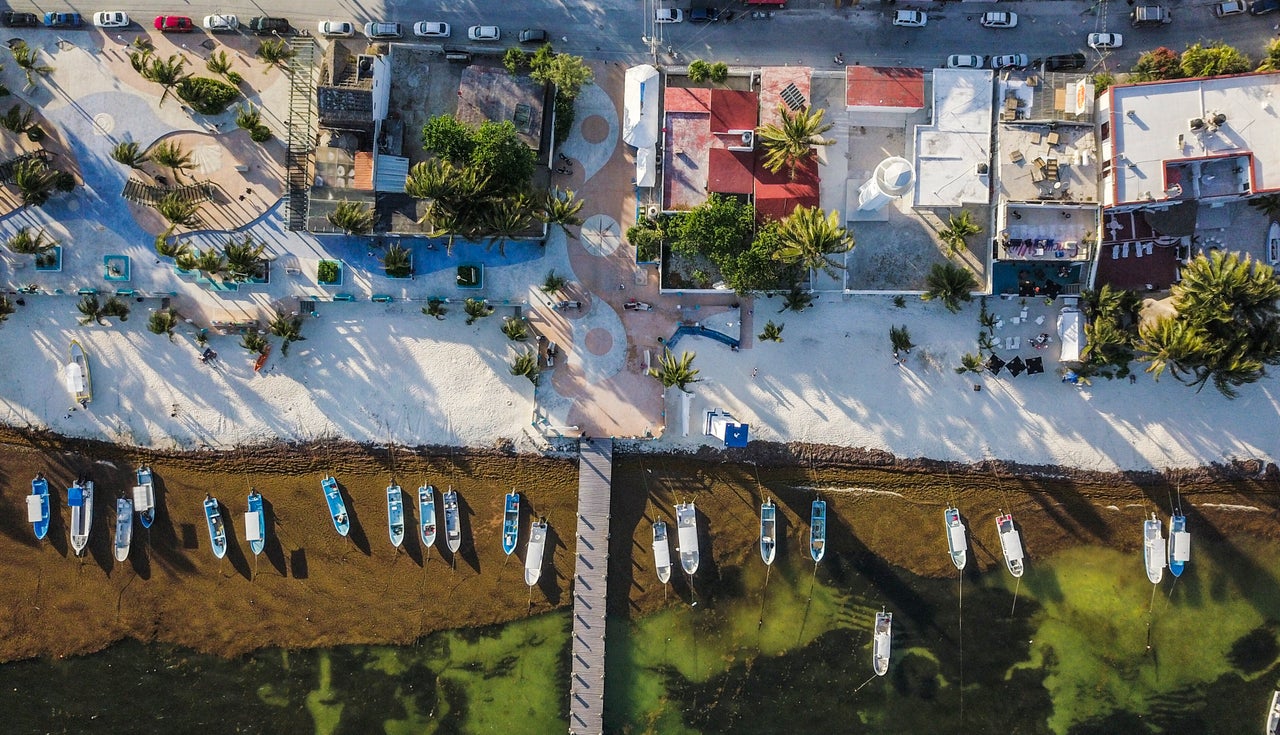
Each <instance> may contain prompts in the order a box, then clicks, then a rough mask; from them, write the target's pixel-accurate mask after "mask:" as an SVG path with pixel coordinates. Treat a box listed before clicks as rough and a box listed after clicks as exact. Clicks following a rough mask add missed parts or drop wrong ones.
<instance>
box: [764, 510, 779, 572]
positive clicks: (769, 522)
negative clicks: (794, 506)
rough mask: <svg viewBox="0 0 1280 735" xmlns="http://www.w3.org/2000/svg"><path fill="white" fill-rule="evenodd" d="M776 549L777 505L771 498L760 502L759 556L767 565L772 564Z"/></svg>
mask: <svg viewBox="0 0 1280 735" xmlns="http://www.w3.org/2000/svg"><path fill="white" fill-rule="evenodd" d="M777 551H778V506H776V505H774V503H773V498H769V499H768V500H766V501H764V502H763V503H761V504H760V558H761V559H764V563H765V564H767V565H771V564H773V558H774V556H775V555H776V554H777Z"/></svg>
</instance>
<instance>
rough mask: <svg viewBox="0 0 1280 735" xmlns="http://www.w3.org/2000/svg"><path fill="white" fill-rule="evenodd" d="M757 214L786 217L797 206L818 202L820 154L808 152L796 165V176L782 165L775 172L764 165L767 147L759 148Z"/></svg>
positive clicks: (811, 205) (815, 204) (757, 161)
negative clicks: (815, 154)
mask: <svg viewBox="0 0 1280 735" xmlns="http://www.w3.org/2000/svg"><path fill="white" fill-rule="evenodd" d="M755 163H756V168H755V177H756V217H757V218H759V219H762V220H763V219H783V218H784V217H786V216H788V215H790V214H791V213H792V212H793V211H794V210H795V208H796V207H797V206H805V207H816V206H818V157H817V156H809V157H808V158H806V159H805V162H804V163H803V164H801V165H800V166H798V167H796V177H795V180H792V178H791V171H790V170H789V169H787V168H785V167H784V168H783V169H782V170H781V171H779V172H778V173H776V174H775V173H772V172H770V171H769V169H767V168H765V167H764V151H763V150H761V149H756V162H755Z"/></svg>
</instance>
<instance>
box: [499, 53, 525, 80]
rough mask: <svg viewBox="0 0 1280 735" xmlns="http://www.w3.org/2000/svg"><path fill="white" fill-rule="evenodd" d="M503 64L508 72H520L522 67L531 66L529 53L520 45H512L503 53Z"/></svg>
mask: <svg viewBox="0 0 1280 735" xmlns="http://www.w3.org/2000/svg"><path fill="white" fill-rule="evenodd" d="M502 66H503V67H504V68H506V70H507V73H508V74H512V75H515V74H519V73H520V70H521V69H524V68H526V67H528V66H529V54H527V53H525V50H524V49H522V48H520V47H519V46H512V47H511V48H509V49H507V50H506V51H505V52H504V53H503V54H502Z"/></svg>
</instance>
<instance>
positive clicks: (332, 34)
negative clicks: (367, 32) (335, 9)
mask: <svg viewBox="0 0 1280 735" xmlns="http://www.w3.org/2000/svg"><path fill="white" fill-rule="evenodd" d="M316 33H318V34H319V35H321V36H323V37H325V38H350V37H352V36H354V35H356V27H355V26H354V25H352V24H350V23H348V22H346V21H345V20H322V21H320V22H319V23H317V24H316Z"/></svg>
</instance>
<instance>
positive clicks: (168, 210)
mask: <svg viewBox="0 0 1280 735" xmlns="http://www.w3.org/2000/svg"><path fill="white" fill-rule="evenodd" d="M155 208H156V211H157V212H159V213H160V216H161V217H164V218H165V219H166V220H168V221H169V222H170V223H171V224H173V225H181V226H182V227H195V226H196V225H198V224H200V218H199V217H197V216H196V212H197V211H198V210H199V209H200V205H199V204H196V203H195V202H192V201H188V200H186V199H183V198H182V197H181V196H180V195H179V194H178V192H176V191H171V192H169V193H168V194H165V195H164V196H162V197H160V201H158V202H156V203H155Z"/></svg>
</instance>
